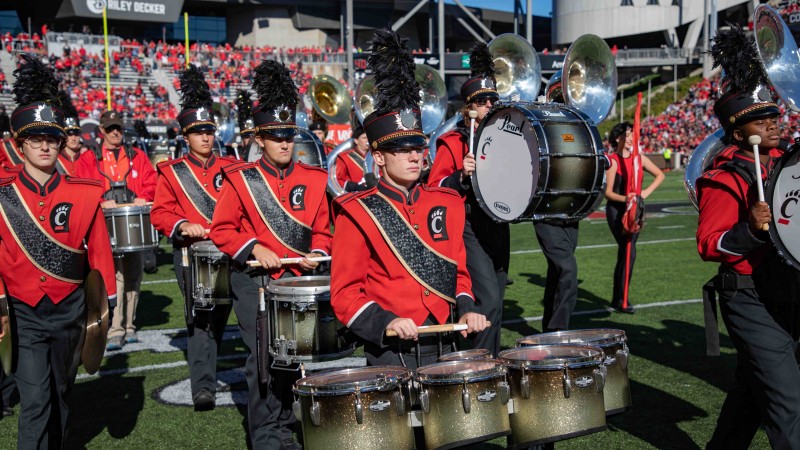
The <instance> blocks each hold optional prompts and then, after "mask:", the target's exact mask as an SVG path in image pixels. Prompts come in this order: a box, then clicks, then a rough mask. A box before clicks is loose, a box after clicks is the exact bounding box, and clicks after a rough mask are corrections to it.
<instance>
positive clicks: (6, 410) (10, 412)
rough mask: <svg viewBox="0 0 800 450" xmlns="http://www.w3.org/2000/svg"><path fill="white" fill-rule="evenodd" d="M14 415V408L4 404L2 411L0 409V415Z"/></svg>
mask: <svg viewBox="0 0 800 450" xmlns="http://www.w3.org/2000/svg"><path fill="white" fill-rule="evenodd" d="M13 415H14V410H13V409H11V407H9V406H4V407H3V409H2V411H0V417H11V416H13Z"/></svg>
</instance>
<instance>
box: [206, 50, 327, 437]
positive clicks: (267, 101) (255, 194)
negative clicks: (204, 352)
mask: <svg viewBox="0 0 800 450" xmlns="http://www.w3.org/2000/svg"><path fill="white" fill-rule="evenodd" d="M253 87H254V88H255V90H256V93H257V95H258V99H259V105H258V107H256V108H255V110H254V112H253V121H254V122H255V126H256V135H255V142H256V143H257V144H258V145H259V147H261V150H262V156H261V158H260V159H259V160H258V161H257V162H255V163H250V164H247V163H242V164H237V165H236V166H232V167H228V168H226V169H224V170H223V182H222V192H220V197H219V205H220V206H219V207H218V208H216V210H215V211H214V218H213V220H212V224H211V240H212V241H214V244H215V245H216V246H217V247H218V248H219V249H220V250H221V251H222V252H224V253H226V254H227V255H229V256H230V257H231V259H232V273H231V287H232V289H233V293H234V301H233V308H234V310H235V311H236V316H237V317H238V318H239V329H240V330H241V334H242V339H243V340H244V343H245V345H246V346H247V349H248V352H249V354H248V357H247V362H246V365H245V374H246V376H247V387H248V391H249V393H248V401H247V423H248V430H249V438H250V442H251V444H252V447H253V448H299V445H298V444H297V443H296V442H292V437H291V436H292V434H291V430H290V428H289V427H290V426H292V425H293V424H294V423H295V419H294V416H293V414H292V412H291V401H292V399H291V395H292V394H291V384H289V382H288V380H285V379H284V378H288V377H286V376H285V375H284V376H278V377H276V376H275V375H274V374H272V375H271V382H270V383H268V384H267V385H262V384H261V383H259V374H258V364H257V354H256V311H257V307H258V303H259V301H258V300H259V288H260V287H265V286H266V284H268V283H269V280H270V279H275V278H280V277H283V276H291V275H300V274H301V273H303V272H304V271H309V270H313V269H315V268H316V267H317V266H318V265H319V263H317V262H313V261H310V260H308V259H303V260H302V262H301V263H300V264H299V265H297V266H288V267H285V266H282V265H281V262H280V258H287V257H313V256H325V255H327V254H328V253H329V252H330V246H331V233H330V220H329V213H328V202H327V198H326V195H325V191H326V185H327V173H326V172H325V171H324V170H323V169H320V168H316V167H311V166H307V165H305V164H301V163H295V162H294V161H292V150H293V147H294V141H293V138H294V136H295V134H296V132H297V125H296V124H295V110H296V105H297V102H298V96H297V87H296V86H295V84H294V82H293V81H292V79H291V77H290V75H289V71H288V69H286V67H285V66H284V65H283V64H281V63H279V62H276V61H264V62H262V63H261V64H260V65H259V66H258V67H257V68H256V70H255V78H254V83H253ZM249 259H255V260H257V261H258V262H259V263H261V267H260V268H258V269H248V267H247V265H246V262H247V261H248V260H249ZM276 378H277V379H276ZM292 381H294V380H292ZM284 382H286V383H287V384H286V385H284V386H281V384H282V383H284ZM276 395H279V396H283V398H282V399H279V398H278V397H276Z"/></svg>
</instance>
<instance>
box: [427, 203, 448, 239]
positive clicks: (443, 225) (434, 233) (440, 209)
mask: <svg viewBox="0 0 800 450" xmlns="http://www.w3.org/2000/svg"><path fill="white" fill-rule="evenodd" d="M428 232H429V233H430V234H431V238H432V239H433V240H434V241H446V240H447V208H445V207H444V206H437V207H435V208H433V209H431V212H430V213H428Z"/></svg>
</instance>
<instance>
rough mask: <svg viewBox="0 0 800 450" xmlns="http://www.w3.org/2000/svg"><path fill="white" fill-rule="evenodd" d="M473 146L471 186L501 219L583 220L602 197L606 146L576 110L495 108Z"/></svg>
mask: <svg viewBox="0 0 800 450" xmlns="http://www.w3.org/2000/svg"><path fill="white" fill-rule="evenodd" d="M475 145H476V148H475V151H476V155H475V159H476V161H475V162H476V168H475V172H474V173H473V174H472V186H473V189H474V191H475V196H476V197H477V199H478V203H479V204H480V206H481V208H482V209H483V210H484V211H485V212H486V214H488V215H489V217H491V218H492V219H494V220H496V221H498V222H520V221H541V220H546V219H555V220H580V219H582V218H584V217H586V216H587V215H589V214H590V213H591V212H592V211H594V210H595V209H597V207H598V206H599V205H600V202H601V201H602V200H603V195H604V193H605V186H606V179H605V155H604V152H603V141H602V140H601V139H600V134H599V133H598V131H597V127H595V125H594V123H593V122H592V121H591V119H589V118H588V117H587V116H586V115H585V114H583V113H581V112H580V111H578V110H577V109H575V108H572V107H569V106H566V105H562V104H555V103H547V104H546V103H505V104H503V103H500V104H498V106H497V107H496V108H494V109H493V110H492V111H490V112H489V114H488V115H487V116H486V117H485V118H484V119H483V121H481V125H480V127H479V128H478V132H477V136H476V138H475Z"/></svg>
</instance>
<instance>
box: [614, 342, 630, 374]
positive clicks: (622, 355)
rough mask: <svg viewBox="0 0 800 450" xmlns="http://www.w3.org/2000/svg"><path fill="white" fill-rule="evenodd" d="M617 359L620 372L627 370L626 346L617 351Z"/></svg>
mask: <svg viewBox="0 0 800 450" xmlns="http://www.w3.org/2000/svg"><path fill="white" fill-rule="evenodd" d="M617 359H618V360H619V366H620V367H621V368H622V370H626V369H627V368H628V346H627V345H626V346H624V347H623V348H622V350H617Z"/></svg>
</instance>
